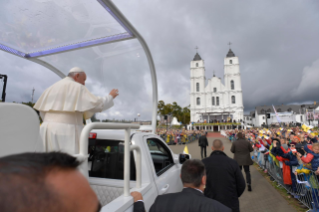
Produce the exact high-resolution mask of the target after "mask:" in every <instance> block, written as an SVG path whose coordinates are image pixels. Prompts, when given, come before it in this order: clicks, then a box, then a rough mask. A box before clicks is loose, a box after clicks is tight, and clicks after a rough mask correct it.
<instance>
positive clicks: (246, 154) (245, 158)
mask: <svg viewBox="0 0 319 212" xmlns="http://www.w3.org/2000/svg"><path fill="white" fill-rule="evenodd" d="M237 137H238V140H236V141H234V142H233V144H232V146H231V148H230V151H231V152H232V153H234V159H235V160H236V161H237V163H238V165H239V168H240V170H241V169H242V167H243V166H244V171H245V175H246V182H247V187H248V191H251V177H250V171H249V166H250V165H253V164H254V162H253V160H252V159H251V156H250V152H252V151H253V150H254V149H253V147H252V146H251V144H250V142H249V141H248V140H246V139H245V135H244V134H243V133H242V132H239V133H238V134H237Z"/></svg>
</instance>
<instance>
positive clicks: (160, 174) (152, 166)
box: [0, 0, 190, 212]
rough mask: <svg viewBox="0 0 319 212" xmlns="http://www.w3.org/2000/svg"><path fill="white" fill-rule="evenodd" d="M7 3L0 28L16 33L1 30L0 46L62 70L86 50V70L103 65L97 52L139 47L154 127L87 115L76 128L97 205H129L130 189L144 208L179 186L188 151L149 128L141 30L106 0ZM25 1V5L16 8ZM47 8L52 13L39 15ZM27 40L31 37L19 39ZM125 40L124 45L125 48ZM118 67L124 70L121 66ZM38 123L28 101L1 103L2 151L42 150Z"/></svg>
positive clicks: (119, 210)
mask: <svg viewBox="0 0 319 212" xmlns="http://www.w3.org/2000/svg"><path fill="white" fill-rule="evenodd" d="M10 3H11V2H10ZM8 4H9V2H8ZM12 4H13V3H12ZM30 5H32V7H31V6H30ZM9 6H10V5H8V7H0V12H1V13H2V14H4V16H3V17H11V16H14V17H12V18H8V19H7V20H6V21H1V22H0V28H1V27H2V28H4V30H6V31H10V33H14V34H16V35H18V36H11V35H9V34H8V36H10V39H9V38H8V39H7V38H6V36H7V34H4V35H3V36H2V37H0V50H2V51H5V52H7V53H9V54H12V55H15V56H18V57H20V58H24V59H27V60H29V61H32V62H35V63H37V64H39V65H42V66H44V67H46V68H48V69H49V70H51V71H53V72H54V73H56V74H57V75H58V76H60V77H61V78H63V77H65V76H66V72H65V71H66V70H68V69H67V68H66V67H62V66H63V65H65V64H70V61H71V60H76V61H73V62H76V63H78V62H82V61H83V60H79V59H78V58H90V59H88V60H85V62H86V63H88V64H85V66H87V67H91V69H90V70H96V69H98V68H99V67H100V69H98V70H97V71H100V72H103V71H104V70H105V69H104V68H103V67H104V64H103V58H109V57H116V56H119V55H120V56H121V55H123V54H124V53H125V52H133V51H144V52H143V53H145V56H146V58H147V62H148V65H149V69H150V74H151V82H152V109H153V111H152V127H151V128H150V129H151V131H152V133H143V132H138V131H139V130H140V131H145V130H150V129H145V128H144V129H140V128H139V125H134V124H119V123H89V124H87V125H86V126H85V128H84V129H83V131H82V133H81V137H80V152H79V154H77V155H75V156H76V157H78V158H79V159H81V160H83V161H84V163H83V164H82V165H81V167H80V170H81V172H82V173H83V174H84V175H85V176H86V177H87V178H88V181H89V183H90V185H91V186H92V188H93V189H94V190H95V192H96V193H97V196H98V198H99V200H100V201H101V203H102V205H103V208H102V211H104V212H106V211H107V212H115V211H116V212H122V211H132V209H133V198H132V197H131V196H130V192H131V191H139V192H141V193H142V195H143V197H144V203H145V208H146V210H148V209H149V208H150V206H151V205H152V204H153V202H154V200H155V198H156V197H157V196H158V195H161V194H165V193H170V192H178V191H181V190H182V183H181V180H180V177H179V176H180V169H181V164H182V163H183V162H184V161H185V160H186V159H187V158H189V157H190V156H189V155H185V154H180V155H176V154H174V153H173V152H172V151H171V150H170V148H169V147H168V146H167V145H166V143H165V142H164V141H163V140H162V139H161V138H160V137H159V136H157V135H155V134H154V133H155V128H156V116H157V102H158V97H157V80H156V72H155V67H154V62H153V59H152V56H151V53H150V50H149V48H148V46H147V44H146V42H145V41H144V39H143V38H142V36H141V35H140V34H139V33H138V32H137V30H136V29H135V28H134V27H133V26H132V25H131V24H130V23H129V22H128V20H127V19H126V18H125V17H124V16H123V15H122V13H121V12H120V11H119V10H118V9H117V8H116V7H115V5H114V4H113V3H112V1H110V0H87V1H80V0H69V1H63V4H62V3H61V2H60V1H52V2H51V1H37V0H17V1H15V2H14V5H12V8H13V9H16V8H17V9H18V10H17V11H11V10H7V9H6V8H10V7H9ZM23 7H25V10H23V9H20V8H23ZM28 7H30V8H28ZM46 10H49V11H46ZM39 11H40V12H39ZM24 13H27V14H24ZM47 13H50V15H49V16H45V14H47ZM42 14H44V15H43V17H42V16H41V15H42ZM54 15H56V16H54ZM39 16H41V17H40V18H41V21H39V20H38V18H39ZM25 17H28V19H27V21H24V25H25V26H24V27H20V25H19V26H17V27H14V26H15V24H16V23H20V22H19V21H16V22H14V21H13V22H12V20H24V19H25ZM55 19H59V20H63V23H64V24H61V25H59V23H60V22H59V21H55ZM111 19H112V20H111ZM70 25H72V27H70ZM79 26H81V28H80V30H79V31H78V32H79V33H69V34H70V37H68V35H69V34H68V32H70V31H73V32H75V28H76V27H79ZM25 28H28V29H30V30H34V29H35V32H34V33H28V34H27V35H28V36H25V35H26V33H25V31H24V29H25ZM96 29H99V30H96ZM105 29H107V30H105ZM94 30H95V31H94ZM60 32H63V33H62V35H63V36H60V34H59V33H60ZM43 33H46V34H45V36H46V38H45V39H44V38H43V37H38V36H41V35H42V34H43ZM104 33H105V34H104ZM49 38H50V39H49ZM24 39H25V40H24ZM30 41H32V42H30ZM29 43H32V45H25V44H29ZM137 44H138V45H140V46H137ZM100 45H101V46H102V45H103V48H107V51H106V53H105V52H104V51H105V50H104V49H103V48H101V49H100V48H99V47H100ZM125 45H127V46H128V47H127V51H125ZM108 47H111V48H108ZM123 49H124V50H123ZM140 49H142V50H140ZM111 50H113V51H111ZM137 56H138V57H140V54H139V53H137ZM123 58H124V59H125V57H123ZM129 58H133V57H131V56H130V57H129ZM118 61H120V62H118V63H115V65H117V66H120V65H122V64H125V61H124V60H122V58H121V60H120V59H119V60H118ZM142 67H145V66H142ZM110 69H111V68H110ZM118 69H119V70H122V71H126V70H127V68H126V67H121V68H118ZM128 73H130V72H128ZM122 84H123V85H125V83H122ZM126 90H127V89H126ZM39 125H40V123H39V118H38V116H37V114H36V113H35V112H34V110H32V109H31V108H30V107H27V106H24V105H20V104H10V103H0V135H1V138H0V156H5V155H9V154H14V153H21V152H30V151H43V148H41V146H38V144H39V142H38V136H39ZM131 129H132V130H137V131H136V133H131ZM138 129H139V130H138ZM90 133H91V134H90Z"/></svg>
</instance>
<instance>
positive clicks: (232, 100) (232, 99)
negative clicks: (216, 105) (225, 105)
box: [231, 96, 236, 104]
mask: <svg viewBox="0 0 319 212" xmlns="http://www.w3.org/2000/svg"><path fill="white" fill-rule="evenodd" d="M231 102H232V103H233V104H235V103H236V98H235V96H232V97H231Z"/></svg>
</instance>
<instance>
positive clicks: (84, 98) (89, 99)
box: [34, 77, 114, 154]
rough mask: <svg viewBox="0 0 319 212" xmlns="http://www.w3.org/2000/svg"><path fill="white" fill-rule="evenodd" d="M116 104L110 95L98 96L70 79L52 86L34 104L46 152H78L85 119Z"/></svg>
mask: <svg viewBox="0 0 319 212" xmlns="http://www.w3.org/2000/svg"><path fill="white" fill-rule="evenodd" d="M113 105H114V103H113V97H112V96H111V95H108V96H105V97H97V96H95V95H93V94H92V93H91V92H90V91H89V90H88V89H87V88H86V87H85V86H84V85H82V84H80V83H78V82H75V81H74V80H73V79H72V78H71V77H66V78H64V79H62V80H60V81H59V82H57V83H55V84H53V85H52V86H51V87H49V88H48V89H46V90H45V91H44V92H43V94H42V95H41V97H40V98H39V100H38V101H37V103H36V104H35V105H34V108H35V109H36V110H38V111H40V116H41V118H42V120H43V123H42V124H41V127H40V137H41V139H42V142H43V146H44V150H45V151H46V152H48V151H63V152H67V153H69V154H77V153H79V140H80V134H81V131H82V129H83V117H84V119H89V118H91V117H92V116H93V115H94V114H95V113H97V112H102V111H103V110H106V109H108V108H110V107H112V106H113Z"/></svg>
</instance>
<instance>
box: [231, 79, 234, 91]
mask: <svg viewBox="0 0 319 212" xmlns="http://www.w3.org/2000/svg"><path fill="white" fill-rule="evenodd" d="M230 88H231V89H232V90H234V89H235V83H234V80H231V81H230Z"/></svg>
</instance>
